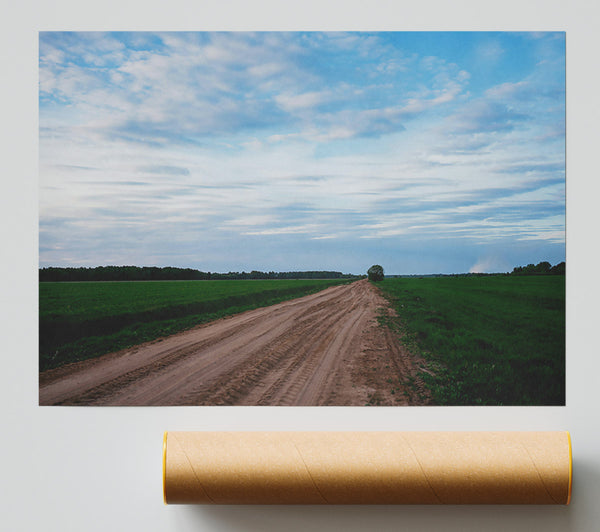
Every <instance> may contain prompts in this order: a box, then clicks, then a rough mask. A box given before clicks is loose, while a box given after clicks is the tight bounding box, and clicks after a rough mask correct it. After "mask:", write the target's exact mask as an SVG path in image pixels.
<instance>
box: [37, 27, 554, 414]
mask: <svg viewBox="0 0 600 532" xmlns="http://www.w3.org/2000/svg"><path fill="white" fill-rule="evenodd" d="M565 186H566V178H565V34H564V33H562V32H549V33H539V32H535V33H534V32H519V33H513V32H493V33H487V32H472V33H471V32H431V33H430V32H373V33H366V32H349V33H346V32H332V33H329V32H289V33H287V32H256V33H244V32H215V33H212V32H164V33H161V32H156V33H154V32H153V33H150V32H114V33H110V32H109V33H99V32H82V33H78V32H42V33H40V34H39V404H40V405H140V406H141V405H195V406H198V405H200V406H212V405H253V406H260V405H270V406H273V405H284V406H296V405H305V406H307V405H308V406H315V405H331V406H334V405H346V406H348V405H351V406H379V405H386V406H410V405H534V406H539V405H564V404H565V270H566V264H565V261H566V255H565V207H566V203H565Z"/></svg>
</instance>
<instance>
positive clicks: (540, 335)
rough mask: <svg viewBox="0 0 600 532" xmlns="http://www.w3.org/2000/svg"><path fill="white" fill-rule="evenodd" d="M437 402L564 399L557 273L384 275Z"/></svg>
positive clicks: (561, 281) (398, 323) (399, 325)
mask: <svg viewBox="0 0 600 532" xmlns="http://www.w3.org/2000/svg"><path fill="white" fill-rule="evenodd" d="M377 286H378V287H380V288H381V289H382V291H383V293H384V295H385V296H386V297H387V298H388V299H389V300H390V301H391V303H392V305H393V306H394V308H395V309H396V311H397V312H398V320H394V321H393V322H391V323H388V325H391V326H392V327H395V328H396V329H398V331H399V332H401V333H403V334H404V336H403V341H404V342H405V343H406V344H407V345H408V346H409V348H410V349H413V350H416V351H417V352H420V353H421V354H422V355H423V356H424V357H425V359H426V360H427V363H428V369H429V372H423V374H422V377H423V379H424V380H425V382H426V383H427V385H428V386H429V387H430V389H431V391H432V394H433V399H434V402H435V403H436V404H440V405H563V404H565V277H564V276H558V275H557V276H524V277H513V276H481V277H475V276H473V277H435V278H400V279H386V280H384V281H382V282H380V283H377Z"/></svg>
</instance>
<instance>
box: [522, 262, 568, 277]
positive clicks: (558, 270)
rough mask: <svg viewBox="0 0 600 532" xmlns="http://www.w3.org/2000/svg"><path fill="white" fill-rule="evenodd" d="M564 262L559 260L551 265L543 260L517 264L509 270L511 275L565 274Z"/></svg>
mask: <svg viewBox="0 0 600 532" xmlns="http://www.w3.org/2000/svg"><path fill="white" fill-rule="evenodd" d="M565 272H566V264H565V263H564V262H559V263H558V264H555V265H554V266H552V265H551V264H550V263H549V262H547V261H544V262H540V263H538V264H528V265H527V266H517V267H515V268H514V269H513V271H512V272H511V275H565Z"/></svg>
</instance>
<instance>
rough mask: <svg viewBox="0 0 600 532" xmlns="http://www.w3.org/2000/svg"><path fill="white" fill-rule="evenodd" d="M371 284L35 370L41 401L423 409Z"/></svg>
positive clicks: (424, 396) (422, 395) (407, 359)
mask: <svg viewBox="0 0 600 532" xmlns="http://www.w3.org/2000/svg"><path fill="white" fill-rule="evenodd" d="M390 312H392V311H391V309H390V308H389V306H388V304H387V301H386V300H385V299H384V298H383V297H382V296H381V295H380V294H379V292H378V290H377V289H376V288H374V287H373V286H372V285H371V284H370V283H369V282H368V281H366V280H361V281H357V282H354V283H352V284H349V285H342V286H336V287H332V288H328V289H326V290H323V291H322V292H318V293H316V294H313V295H310V296H306V297H302V298H299V299H294V300H290V301H286V302H283V303H279V304H277V305H273V306H270V307H265V308H260V309H256V310H251V311H248V312H244V313H242V314H238V315H236V316H232V317H229V318H223V319H220V320H217V321H215V322H212V323H209V324H205V325H202V326H199V327H197V328H195V329H192V330H190V331H185V332H182V333H179V334H176V335H173V336H170V337H168V338H164V339H161V340H157V341H154V342H150V343H147V344H142V345H140V346H136V347H134V348H130V349H127V350H123V351H120V352H118V353H111V354H108V355H104V356H102V357H100V358H97V359H93V360H86V361H84V362H79V363H76V364H71V365H68V366H65V367H62V368H58V369H55V370H49V371H46V372H44V373H42V374H40V404H41V405H50V404H63V405H68V404H70V405H74V404H79V405H288V406H293V405H304V406H312V405H355V406H360V405H365V404H375V405H377V404H381V405H384V404H385V405H408V404H426V403H427V402H428V400H429V394H428V393H427V390H426V389H425V387H424V386H423V383H422V382H421V381H420V379H419V377H418V372H419V370H420V369H421V365H422V364H423V361H422V360H421V359H418V358H417V357H414V356H412V355H411V354H410V353H408V352H407V351H406V350H405V349H404V348H403V347H402V346H401V345H400V343H399V342H398V338H396V337H395V336H394V334H392V333H391V331H390V330H389V329H387V328H385V327H382V326H380V325H378V322H377V317H378V314H380V313H390Z"/></svg>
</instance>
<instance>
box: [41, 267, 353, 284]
mask: <svg viewBox="0 0 600 532" xmlns="http://www.w3.org/2000/svg"><path fill="white" fill-rule="evenodd" d="M354 277H355V276H354V275H350V274H344V273H341V272H334V271H304V272H274V271H270V272H261V271H256V270H253V271H251V272H228V273H214V272H203V271H200V270H194V269H192V268H175V267H171V266H167V267H156V266H96V267H93V268H85V267H79V268H71V267H68V268H60V267H48V268H40V269H39V280H40V282H48V281H52V282H57V281H209V280H212V281H214V280H237V279H352V278H354Z"/></svg>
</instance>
